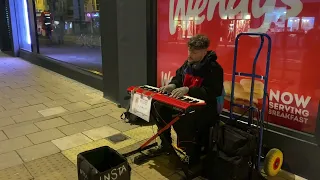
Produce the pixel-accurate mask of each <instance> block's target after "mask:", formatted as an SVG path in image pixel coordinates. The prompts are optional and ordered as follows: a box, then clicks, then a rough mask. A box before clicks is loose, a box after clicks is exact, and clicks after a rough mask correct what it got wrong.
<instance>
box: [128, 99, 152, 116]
mask: <svg viewBox="0 0 320 180" xmlns="http://www.w3.org/2000/svg"><path fill="white" fill-rule="evenodd" d="M151 102H152V98H150V97H147V96H144V95H141V94H139V93H133V94H131V104H130V109H129V112H130V113H132V114H134V115H136V116H138V117H140V118H141V119H143V120H145V121H147V122H149V121H150V111H151Z"/></svg>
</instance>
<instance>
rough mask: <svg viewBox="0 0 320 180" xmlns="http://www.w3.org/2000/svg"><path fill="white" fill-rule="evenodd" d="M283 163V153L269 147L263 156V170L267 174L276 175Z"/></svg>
mask: <svg viewBox="0 0 320 180" xmlns="http://www.w3.org/2000/svg"><path fill="white" fill-rule="evenodd" d="M282 163H283V153H282V152H281V151H280V150H279V149H276V148H273V149H271V150H270V151H269V152H268V153H267V155H266V158H265V162H264V172H265V173H266V175H267V176H271V177H272V176H276V175H277V174H278V173H279V171H280V169H281V167H282Z"/></svg>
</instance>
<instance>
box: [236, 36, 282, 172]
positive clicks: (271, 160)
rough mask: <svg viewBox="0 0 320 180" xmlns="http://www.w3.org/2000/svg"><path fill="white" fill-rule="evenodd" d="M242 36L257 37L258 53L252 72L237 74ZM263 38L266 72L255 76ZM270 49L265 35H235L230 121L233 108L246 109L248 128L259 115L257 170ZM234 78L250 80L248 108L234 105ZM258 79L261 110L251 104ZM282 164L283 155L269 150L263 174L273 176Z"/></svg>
mask: <svg viewBox="0 0 320 180" xmlns="http://www.w3.org/2000/svg"><path fill="white" fill-rule="evenodd" d="M242 36H257V37H259V38H260V46H259V48H258V51H257V53H256V55H255V57H254V60H253V64H252V72H251V74H250V73H245V72H238V71H237V56H238V45H239V39H240V37H242ZM265 38H266V39H267V40H268V44H267V58H266V71H265V74H264V75H257V74H256V66H257V62H258V58H259V56H260V53H261V50H262V48H263V46H264V41H265ZM271 47H272V40H271V37H270V36H269V35H268V34H266V33H240V34H238V35H237V37H236V39H235V48H234V59H233V70H232V71H233V72H232V86H231V96H230V99H231V100H230V120H231V121H236V117H235V115H234V113H233V107H235V106H237V107H240V108H244V109H247V111H248V126H249V127H251V126H252V124H253V118H254V117H253V116H254V113H255V111H256V112H257V113H258V114H259V116H258V117H259V118H258V119H257V121H258V125H257V127H258V129H259V137H258V154H257V162H256V164H255V168H256V169H257V170H259V172H260V168H261V153H262V146H263V144H262V142H263V131H264V118H265V110H266V106H267V100H268V99H267V98H268V92H267V91H268V79H269V69H270V60H271ZM236 76H243V77H249V78H251V89H250V101H249V106H247V105H242V104H236V103H234V94H235V93H234V88H235V80H236ZM256 78H258V79H260V80H263V81H264V89H263V93H264V94H263V98H262V108H261V110H259V109H258V108H256V107H255V106H254V104H253V93H254V82H255V79H256ZM282 163H283V154H282V152H281V151H280V150H278V149H275V148H274V149H271V150H270V151H269V152H268V154H267V155H266V157H265V160H264V172H265V174H266V175H267V176H275V175H277V174H278V172H279V171H280V169H281V166H282Z"/></svg>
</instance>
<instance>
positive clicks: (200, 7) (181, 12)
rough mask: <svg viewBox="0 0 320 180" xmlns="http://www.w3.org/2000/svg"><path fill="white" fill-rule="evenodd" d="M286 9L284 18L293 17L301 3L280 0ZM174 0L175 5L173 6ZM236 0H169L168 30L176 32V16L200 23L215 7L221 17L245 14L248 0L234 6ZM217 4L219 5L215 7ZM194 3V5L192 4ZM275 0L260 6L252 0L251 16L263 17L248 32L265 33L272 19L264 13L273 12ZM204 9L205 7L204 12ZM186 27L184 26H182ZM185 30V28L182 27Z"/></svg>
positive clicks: (258, 0)
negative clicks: (258, 23) (255, 26)
mask: <svg viewBox="0 0 320 180" xmlns="http://www.w3.org/2000/svg"><path fill="white" fill-rule="evenodd" d="M186 1H188V7H186ZM281 1H282V2H283V4H284V5H285V7H288V9H287V10H286V19H288V18H289V17H295V16H297V15H299V13H300V12H301V11H302V9H303V3H302V2H301V0H281ZM175 2H177V5H176V7H175ZM235 2H236V0H170V5H169V31H170V34H171V35H173V34H175V33H176V28H177V24H176V23H175V22H174V21H175V20H176V18H177V17H179V19H180V20H189V18H190V17H192V18H194V19H196V21H195V23H196V25H200V24H202V23H203V22H204V21H205V19H207V20H208V21H211V20H212V18H213V15H214V11H215V9H219V16H220V18H221V19H227V18H231V17H234V16H236V15H237V14H239V13H242V14H247V13H248V11H249V5H250V4H249V0H241V1H240V3H239V4H238V5H237V6H235ZM218 4H219V7H218V8H217V6H218ZM193 5H194V6H193ZM275 6H276V0H266V1H265V3H264V4H263V5H262V6H261V7H260V0H252V3H251V9H252V12H251V14H252V16H253V17H254V18H261V17H263V16H264V18H263V22H262V23H261V25H260V27H258V28H251V29H249V32H260V33H266V32H267V31H268V29H269V28H270V25H271V23H272V20H271V19H270V18H266V17H265V14H266V13H268V12H273V11H274V10H275ZM205 9H207V11H206V12H204V11H205ZM182 28H186V27H182ZM184 30H186V29H184Z"/></svg>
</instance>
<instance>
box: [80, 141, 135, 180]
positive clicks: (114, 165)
mask: <svg viewBox="0 0 320 180" xmlns="http://www.w3.org/2000/svg"><path fill="white" fill-rule="evenodd" d="M77 169H78V180H115V179H117V180H130V176H131V167H130V166H129V163H128V161H127V159H126V158H125V157H124V156H123V155H121V154H119V153H118V152H117V151H116V150H114V149H112V148H110V147H108V146H103V147H99V148H96V149H92V150H89V151H85V152H82V153H80V154H78V157H77Z"/></svg>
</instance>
